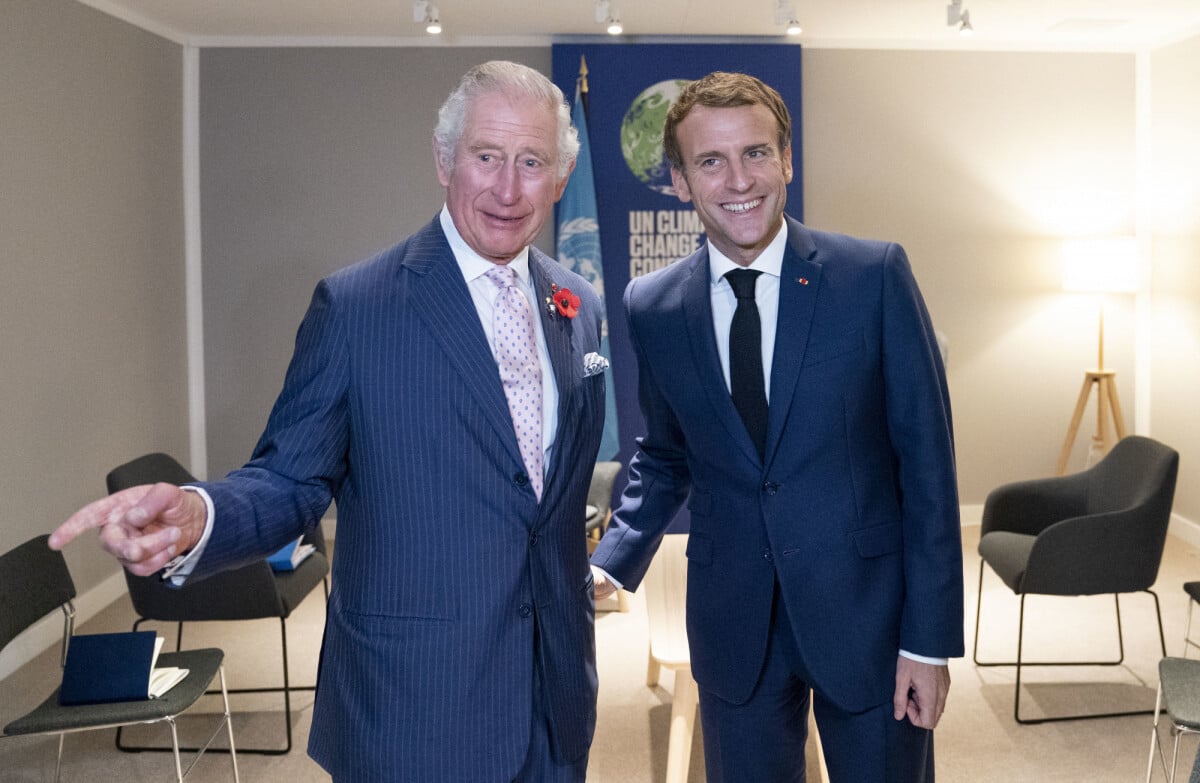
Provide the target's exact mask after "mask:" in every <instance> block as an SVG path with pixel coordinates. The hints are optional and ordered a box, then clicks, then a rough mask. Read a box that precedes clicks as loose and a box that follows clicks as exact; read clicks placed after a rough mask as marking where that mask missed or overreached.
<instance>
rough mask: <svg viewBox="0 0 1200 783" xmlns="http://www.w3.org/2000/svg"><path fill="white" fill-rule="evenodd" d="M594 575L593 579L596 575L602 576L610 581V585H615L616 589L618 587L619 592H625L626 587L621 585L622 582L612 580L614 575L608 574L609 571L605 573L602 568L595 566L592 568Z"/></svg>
mask: <svg viewBox="0 0 1200 783" xmlns="http://www.w3.org/2000/svg"><path fill="white" fill-rule="evenodd" d="M592 574H593V578H594V575H595V574H600V575H601V576H603V577H604V578H605V579H607V580H608V581H609V582H610V583H612V584H613V585H614V586H615V587H616V588H617V589H618V590H624V589H625V586H624V585H622V584H621V583H620V582H618V581H617V580H616V579H613V578H612V574H610V573H608V572H607V571H605V570H604V569H603V568H601V567H600V566H598V565H594V566H592Z"/></svg>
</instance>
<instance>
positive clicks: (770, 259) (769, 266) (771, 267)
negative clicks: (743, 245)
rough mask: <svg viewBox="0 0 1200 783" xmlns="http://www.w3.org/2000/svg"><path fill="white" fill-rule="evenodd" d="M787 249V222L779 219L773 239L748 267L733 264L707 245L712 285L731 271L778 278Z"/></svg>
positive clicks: (719, 281) (726, 257)
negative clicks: (742, 271)
mask: <svg viewBox="0 0 1200 783" xmlns="http://www.w3.org/2000/svg"><path fill="white" fill-rule="evenodd" d="M786 247H787V222H786V221H785V220H783V218H782V217H781V218H780V219H779V230H778V231H776V232H775V238H774V239H772V240H771V243H770V244H769V245H767V246H766V247H765V248H763V251H762V252H761V253H759V254H758V258H756V259H754V261H753V262H752V263H751V264H750V266H748V267H743V266H742V265H741V264H737V263H734V262H733V261H732V260H730V259H729V257H728V256H726V255H725V254H724V253H722V252H721V251H720V250H717V248H716V247H715V246H714V245H713V243H712V242H709V243H708V270H709V274H710V275H711V277H712V279H711V283H712V285H718V284H719V283H721V282H722V280H723V279H724V277H725V273H726V272H728V271H729V270H731V269H757V270H758V271H760V272H763V273H764V274H768V275H772V276H774V277H780V276H781V275H782V273H783V251H784V249H785V248H786Z"/></svg>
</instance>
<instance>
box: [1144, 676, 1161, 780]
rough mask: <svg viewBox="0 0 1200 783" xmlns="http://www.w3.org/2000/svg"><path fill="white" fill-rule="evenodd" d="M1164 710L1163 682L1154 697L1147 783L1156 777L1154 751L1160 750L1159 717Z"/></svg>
mask: <svg viewBox="0 0 1200 783" xmlns="http://www.w3.org/2000/svg"><path fill="white" fill-rule="evenodd" d="M1161 710H1162V681H1161V680H1160V681H1159V683H1158V693H1157V695H1155V697H1154V722H1153V723H1151V724H1150V758H1148V759H1147V760H1146V783H1150V778H1151V777H1153V776H1154V751H1155V749H1156V748H1159V747H1160V745H1159V741H1158V716H1159V715H1161V714H1162V713H1161ZM1160 752H1161V751H1160Z"/></svg>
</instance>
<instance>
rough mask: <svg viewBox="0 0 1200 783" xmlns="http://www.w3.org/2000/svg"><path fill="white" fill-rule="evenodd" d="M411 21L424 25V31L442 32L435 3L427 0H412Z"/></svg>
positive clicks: (431, 32) (432, 33)
mask: <svg viewBox="0 0 1200 783" xmlns="http://www.w3.org/2000/svg"><path fill="white" fill-rule="evenodd" d="M413 21H414V22H416V23H418V24H423V25H425V32H427V33H429V34H430V35H438V34H440V33H441V32H442V20H441V18H440V15H439V14H438V8H437V6H436V5H431V4H430V3H429V2H428V0H413Z"/></svg>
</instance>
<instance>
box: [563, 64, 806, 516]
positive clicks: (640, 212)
mask: <svg viewBox="0 0 1200 783" xmlns="http://www.w3.org/2000/svg"><path fill="white" fill-rule="evenodd" d="M581 57H585V58H586V60H587V68H588V86H589V91H588V107H587V108H588V112H587V118H588V121H587V123H586V126H587V129H588V136H589V141H590V142H591V143H590V152H591V159H590V160H589V161H588V163H589V164H590V167H591V170H592V177H593V181H594V193H595V198H596V210H597V211H596V212H595V215H596V218H597V222H598V226H599V232H600V248H599V251H600V252H599V256H600V257H602V258H603V270H602V273H601V274H602V277H603V281H604V287H605V289H606V290H607V292H608V296H607V297H606V298H605V302H606V308H607V315H608V327H609V328H608V337H609V340H608V350H609V351H610V353H609V354H607V355H608V356H609V358H610V360H611V362H612V367H611V372H612V376H611V378H610V384H609V387H610V388H611V389H613V390H614V391H615V396H616V411H617V416H616V423H617V431H618V436H619V449H618V450H617V456H616V459H618V460H620V461H621V462H622V463H624V464H626V465H628V464H629V459H630V458H631V457H632V456H633V453H634V451H635V450H636V448H637V444H636V442H635V440H634V439H635V438H637V437H639V436H641V435H642V434H644V424H643V419H642V415H641V411H640V410H639V408H638V403H637V363H636V358H635V357H634V353H633V348H632V346H631V345H630V343H629V334H628V327H627V324H626V322H625V314H624V312H623V311H622V305H621V293H622V292H623V291H624V290H625V286H626V285H628V283H629V281H630V280H632V279H633V278H635V277H639V276H641V275H644V274H646V273H647V272H652V271H654V270H655V269H659V268H661V267H664V266H667V265H668V264H670V263H672V262H674V261H677V260H678V259H680V258H682V257H683V256H686V255H688V254H690V253H691V252H692V251H694V250H696V249H698V248H699V247H700V246H701V244H702V243H703V242H704V241H705V238H704V228H703V226H702V225H701V224H700V220H699V217H698V216H697V215H696V213H695V211H694V210H693V209H692V207H691V205H690V204H684V203H682V202H681V201H679V199H678V198H677V197H676V195H675V192H674V189H673V187H672V185H671V173H670V166H669V164H668V163H667V161H666V158H665V156H664V155H663V149H662V128H663V123H664V122H665V121H666V115H667V109H669V108H670V105H671V102H672V100H673V99H674V97H675V96H677V95H678V94H679V90H680V88H681V86H682V85H683V84H684V83H686V82H687V81H691V80H693V79H698V78H700V77H701V76H704V75H705V74H708V73H711V72H712V71H740V72H742V73H748V74H751V75H753V76H757V77H758V78H759V79H762V80H763V81H764V82H766V83H767V84H769V85H771V86H772V87H774V88H775V89H776V90H778V91H779V93H780V94H781V95H782V96H783V99H784V102H785V103H786V104H787V107H788V111H789V112H790V113H791V115H792V167H793V172H794V174H793V178H792V183H791V184H790V185H789V186H788V203H787V212H788V214H790V215H792V216H793V217H795V218H797V219H800V220H803V217H804V210H803V207H804V201H803V187H802V183H803V180H804V176H803V159H804V156H803V154H802V150H801V143H800V141H801V140H800V128H801V115H800V47H799V46H798V45H796V44H763V43H745V44H743V43H712V44H627V43H611V44H610V43H597V44H555V45H554V46H553V52H552V58H553V78H554V81H555V83H556V84H558V86H559V87H560V88H562V90H563V93H564V94H565V95H574V94H575V85H576V78H577V76H578V74H579V65H580V58H581ZM576 124H577V125H579V123H578V121H576ZM579 173H580V172H579V168H578V165H577V167H576V170H575V173H574V174H573V175H572V180H574V179H575V178H576V177H577V176H578V175H579ZM564 204H565V196H564ZM562 214H565V207H563V208H560V215H562ZM560 253H561V250H560ZM585 276H588V275H587V274H585ZM623 485H624V476H623V475H622V476H621V478H620V479H619V480H618V482H617V487H616V492H617V493H619V492H620V490H621V488H622V487H623ZM686 524H687V519H686V514H685V513H681V515H680V518H678V519H677V520H676V522H675V523H674V525H673V529H680V528H681V527H686Z"/></svg>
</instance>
